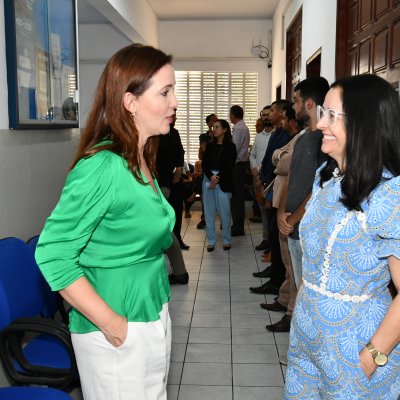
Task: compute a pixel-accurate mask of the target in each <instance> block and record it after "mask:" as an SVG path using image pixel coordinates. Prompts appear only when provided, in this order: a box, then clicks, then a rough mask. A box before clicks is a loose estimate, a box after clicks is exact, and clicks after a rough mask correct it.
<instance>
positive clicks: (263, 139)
mask: <svg viewBox="0 0 400 400" xmlns="http://www.w3.org/2000/svg"><path fill="white" fill-rule="evenodd" d="M273 131H274V130H272V131H270V132H266V131H265V129H264V130H263V131H262V132H260V133H257V136H256V137H255V139H254V143H253V146H252V147H251V150H250V153H249V159H250V167H251V169H253V168H258V169H260V168H261V164H262V160H263V158H264V155H265V151H266V150H267V146H268V142H269V138H270V137H271V134H272V133H273Z"/></svg>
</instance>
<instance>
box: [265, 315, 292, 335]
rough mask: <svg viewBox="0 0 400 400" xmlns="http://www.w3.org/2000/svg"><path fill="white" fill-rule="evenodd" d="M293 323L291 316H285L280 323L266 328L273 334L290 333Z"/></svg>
mask: <svg viewBox="0 0 400 400" xmlns="http://www.w3.org/2000/svg"><path fill="white" fill-rule="evenodd" d="M291 321H292V317H291V316H290V315H284V316H283V317H282V319H281V320H280V321H278V322H276V323H275V324H272V325H267V326H266V328H267V329H268V330H269V331H271V332H289V331H290V322H291Z"/></svg>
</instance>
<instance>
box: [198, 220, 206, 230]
mask: <svg viewBox="0 0 400 400" xmlns="http://www.w3.org/2000/svg"><path fill="white" fill-rule="evenodd" d="M205 227H206V221H204V219H202V220H201V221H200V222H199V223H198V224H197V229H204V228H205Z"/></svg>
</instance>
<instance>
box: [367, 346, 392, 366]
mask: <svg viewBox="0 0 400 400" xmlns="http://www.w3.org/2000/svg"><path fill="white" fill-rule="evenodd" d="M365 347H366V348H367V349H368V351H369V352H370V353H371V356H372V358H373V359H374V361H375V364H376V365H377V366H378V367H383V366H384V365H386V364H387V362H388V356H387V354H385V353H381V352H379V351H378V350H377V349H376V348H375V346H374V345H373V344H372V343H371V341H369V342H368V343H367V344H366V345H365Z"/></svg>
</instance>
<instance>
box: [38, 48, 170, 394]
mask: <svg viewBox="0 0 400 400" xmlns="http://www.w3.org/2000/svg"><path fill="white" fill-rule="evenodd" d="M174 86H175V74H174V69H173V67H172V65H171V57H170V56H167V55H166V54H164V53H163V52H161V51H160V50H157V49H154V48H152V47H148V46H142V45H137V44H134V45H131V46H128V47H125V48H123V49H121V50H120V51H118V52H117V53H116V54H115V55H114V56H113V57H112V58H111V59H110V61H109V62H108V64H107V66H106V68H105V70H104V72H103V74H102V76H101V78H100V81H99V85H98V88H97V92H96V95H95V100H94V104H93V107H92V110H91V113H90V115H89V118H88V122H87V126H86V129H85V131H84V133H83V135H82V138H81V142H80V146H79V151H78V154H77V157H76V159H75V161H74V162H73V165H72V169H71V171H70V173H69V175H68V177H67V180H66V183H65V187H64V189H63V191H62V194H61V198H60V201H59V203H58V205H57V206H56V208H55V210H54V211H53V213H52V214H51V215H50V217H49V218H48V220H47V222H46V225H45V227H44V230H43V232H42V234H41V236H40V240H39V243H38V247H37V251H36V260H37V262H38V264H39V267H40V269H41V271H42V273H43V275H44V276H45V277H46V279H47V281H48V282H49V284H50V285H51V287H52V290H54V291H60V293H61V295H62V296H63V297H64V299H65V300H66V301H68V302H69V303H70V304H71V305H72V307H73V309H72V311H71V315H70V330H71V333H72V341H73V345H74V349H75V354H76V358H77V363H78V369H79V373H80V378H81V382H82V390H83V395H84V398H85V400H103V399H104V400H105V399H107V400H111V399H117V398H118V399H120V400H125V399H126V400H127V399H130V400H131V399H140V400H145V399H149V400H155V399H166V383H167V377H168V368H169V356H170V348H171V325H170V318H169V314H168V301H169V298H170V288H169V283H168V275H167V272H166V267H165V261H164V256H163V253H164V251H165V250H166V249H168V247H169V246H170V245H171V242H172V237H171V231H172V228H173V226H174V222H175V221H174V212H173V210H172V208H171V207H170V206H169V204H168V202H167V201H166V200H165V198H164V197H163V195H162V194H161V192H160V189H159V187H158V184H157V181H156V180H155V155H156V150H157V145H158V138H157V135H159V134H167V133H168V132H169V129H170V123H171V122H172V116H173V114H174V109H175V108H176V107H177V105H178V104H177V100H176V97H175V93H174Z"/></svg>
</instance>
